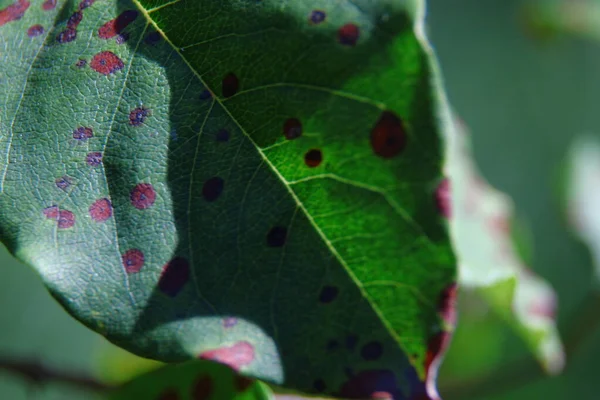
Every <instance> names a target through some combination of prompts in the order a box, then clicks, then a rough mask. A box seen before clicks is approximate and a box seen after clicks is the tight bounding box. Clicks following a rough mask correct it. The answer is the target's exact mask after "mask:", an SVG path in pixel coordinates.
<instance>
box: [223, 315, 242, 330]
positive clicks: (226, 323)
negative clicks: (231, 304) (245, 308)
mask: <svg viewBox="0 0 600 400" xmlns="http://www.w3.org/2000/svg"><path fill="white" fill-rule="evenodd" d="M237 322H238V320H237V318H235V317H227V318H224V319H223V328H233V327H234V326H236V325H237Z"/></svg>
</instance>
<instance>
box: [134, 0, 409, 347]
mask: <svg viewBox="0 0 600 400" xmlns="http://www.w3.org/2000/svg"><path fill="white" fill-rule="evenodd" d="M179 1H180V0H177V1H173V2H170V3H167V4H165V5H163V6H161V7H159V8H156V9H152V11H155V10H157V9H160V8H164V7H166V6H168V5H171V4H175V3H178V2H179ZM132 2H133V3H134V4H135V5H136V7H137V8H138V9H139V10H140V12H141V13H142V15H144V18H146V20H147V21H148V23H150V24H151V25H152V26H153V27H154V29H156V31H157V32H159V33H160V34H161V36H162V37H163V38H164V39H165V41H166V42H167V43H168V44H169V46H171V47H172V48H173V51H175V52H176V53H177V55H179V57H180V58H181V59H182V60H183V62H184V63H185V64H186V65H187V66H188V68H189V69H190V71H192V73H193V74H194V76H196V77H197V78H198V80H199V81H200V82H201V83H202V84H203V85H204V87H206V88H207V89H208V90H210V91H211V92H212V93H213V98H214V101H215V102H216V103H218V105H219V106H220V107H221V108H222V109H223V111H224V112H225V113H226V114H227V115H228V116H229V118H231V120H232V121H233V123H234V124H235V125H236V126H237V127H238V128H239V129H240V131H241V132H242V133H243V134H244V136H246V138H247V139H248V140H249V141H250V143H252V145H253V146H254V148H255V149H256V150H257V152H258V154H259V155H260V156H261V158H262V160H263V162H264V163H265V164H267V165H268V166H269V167H270V169H271V170H272V172H273V173H274V174H275V176H277V178H278V179H279V180H280V181H281V183H282V184H283V185H284V186H285V188H286V189H287V191H288V192H289V194H290V196H292V198H293V199H294V201H295V203H296V206H297V207H298V208H300V209H301V210H302V212H303V213H304V215H305V216H306V218H307V219H308V221H309V222H310V224H311V225H312V227H313V228H314V229H315V231H316V232H317V233H318V234H319V236H320V237H321V239H322V240H323V241H324V242H325V244H326V245H327V248H328V249H329V250H330V251H331V253H332V254H333V255H334V256H335V258H336V259H337V260H338V261H339V263H340V264H341V265H342V266H343V267H344V269H345V270H346V272H347V273H348V275H349V276H350V278H351V279H352V281H353V282H354V283H355V284H356V286H357V287H358V289H359V290H360V293H361V295H362V296H363V297H364V298H365V299H366V300H367V301H368V303H369V305H370V306H371V308H372V309H373V311H374V312H375V313H376V314H377V316H378V317H379V319H380V321H381V322H382V323H383V325H384V326H385V328H386V329H387V331H388V333H389V334H390V335H391V336H392V337H393V338H394V339H395V340H396V342H398V343H399V344H400V345H401V347H404V346H402V343H403V341H402V339H401V337H400V336H399V335H398V334H397V333H396V331H395V330H394V329H393V327H392V326H391V325H390V324H389V322H388V320H387V319H386V318H385V316H384V314H383V312H381V310H380V309H379V307H377V305H376V304H375V303H374V302H373V301H372V299H371V298H370V296H369V295H368V293H367V292H366V291H365V290H364V286H363V284H362V283H361V281H360V280H359V279H358V278H357V276H356V275H355V274H354V272H353V271H352V269H351V268H350V267H349V266H348V265H347V264H346V262H345V260H344V258H343V257H342V256H341V254H340V253H339V252H338V251H337V249H336V248H335V246H334V245H333V244H332V243H331V241H330V240H329V238H327V236H326V235H325V233H324V232H323V231H322V230H321V228H320V227H319V226H318V224H317V223H316V221H315V220H314V219H313V218H312V216H311V215H310V213H309V212H308V210H307V209H306V207H304V205H303V203H302V202H301V201H300V199H299V198H298V196H297V195H296V193H295V192H294V191H293V190H292V188H291V186H290V185H289V184H288V182H287V180H286V179H285V178H284V177H283V175H281V173H280V172H279V170H278V169H277V168H276V167H275V165H273V163H272V162H271V161H270V160H269V158H268V157H267V156H266V155H265V154H264V152H263V151H262V150H261V148H260V147H259V146H258V145H257V144H256V142H255V141H254V140H253V139H252V137H251V136H250V135H249V134H248V133H247V132H246V130H245V129H244V127H243V126H242V125H241V124H240V123H239V122H238V120H237V119H236V118H235V117H234V116H233V115H232V114H231V113H230V112H229V110H228V109H227V107H225V105H224V104H223V101H222V100H221V99H220V98H219V97H218V96H217V95H216V92H215V91H214V90H212V88H211V87H210V86H209V85H208V84H207V83H206V82H205V81H204V79H203V78H202V76H201V75H200V74H199V73H198V71H196V69H195V68H194V67H193V66H192V65H191V64H190V63H189V61H188V60H187V58H186V57H185V56H184V55H183V53H181V52H180V51H179V48H178V47H177V46H175V45H174V44H173V42H172V41H171V40H170V39H169V37H168V36H167V35H166V33H165V32H164V31H163V30H162V29H161V28H160V27H159V26H158V24H157V23H156V22H155V21H154V20H153V19H152V17H151V16H150V13H149V11H148V10H146V9H145V8H144V6H142V4H140V2H139V0H132Z"/></svg>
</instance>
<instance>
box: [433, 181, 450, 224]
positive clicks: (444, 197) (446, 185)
mask: <svg viewBox="0 0 600 400" xmlns="http://www.w3.org/2000/svg"><path fill="white" fill-rule="evenodd" d="M435 203H436V205H437V208H438V211H439V212H440V214H442V215H443V216H444V217H446V218H450V217H451V216H452V191H451V186H450V181H449V180H448V179H444V180H442V181H441V182H440V184H439V185H438V187H437V188H436V190H435Z"/></svg>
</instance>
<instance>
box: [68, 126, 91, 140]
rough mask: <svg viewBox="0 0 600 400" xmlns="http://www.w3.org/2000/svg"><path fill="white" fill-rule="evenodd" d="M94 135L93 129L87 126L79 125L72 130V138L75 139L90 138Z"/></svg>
mask: <svg viewBox="0 0 600 400" xmlns="http://www.w3.org/2000/svg"><path fill="white" fill-rule="evenodd" d="M93 136H94V131H93V130H92V128H88V127H86V126H80V127H78V128H76V129H75V130H73V139H76V140H86V139H90V138H92V137H93Z"/></svg>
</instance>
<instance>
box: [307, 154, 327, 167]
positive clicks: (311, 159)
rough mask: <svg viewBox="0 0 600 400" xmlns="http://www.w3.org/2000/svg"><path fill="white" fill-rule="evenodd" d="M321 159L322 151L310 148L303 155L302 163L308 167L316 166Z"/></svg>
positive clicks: (319, 163)
mask: <svg viewBox="0 0 600 400" xmlns="http://www.w3.org/2000/svg"><path fill="white" fill-rule="evenodd" d="M322 161H323V153H322V152H321V150H319V149H310V150H309V151H307V152H306V154H305V155H304V163H305V164H306V165H307V166H308V167H310V168H315V167H318V166H319V165H321V162H322Z"/></svg>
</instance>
